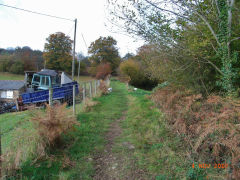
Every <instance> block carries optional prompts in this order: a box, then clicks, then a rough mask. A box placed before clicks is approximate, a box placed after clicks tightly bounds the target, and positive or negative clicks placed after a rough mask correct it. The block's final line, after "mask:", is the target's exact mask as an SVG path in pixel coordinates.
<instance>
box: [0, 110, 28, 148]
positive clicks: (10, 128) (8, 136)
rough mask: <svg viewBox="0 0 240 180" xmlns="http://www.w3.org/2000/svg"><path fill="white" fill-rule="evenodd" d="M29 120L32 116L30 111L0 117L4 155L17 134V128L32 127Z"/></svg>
mask: <svg viewBox="0 0 240 180" xmlns="http://www.w3.org/2000/svg"><path fill="white" fill-rule="evenodd" d="M29 118H30V114H29V112H28V111H25V112H18V113H6V114H1V115H0V127H1V133H2V151H3V153H4V152H5V151H6V150H7V149H8V148H9V146H10V144H11V142H12V138H13V135H14V134H15V133H16V128H24V127H26V126H30V122H29V121H28V120H29Z"/></svg>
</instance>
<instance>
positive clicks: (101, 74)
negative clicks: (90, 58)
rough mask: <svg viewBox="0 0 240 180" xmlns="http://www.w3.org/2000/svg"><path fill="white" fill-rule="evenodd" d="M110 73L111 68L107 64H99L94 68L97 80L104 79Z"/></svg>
mask: <svg viewBox="0 0 240 180" xmlns="http://www.w3.org/2000/svg"><path fill="white" fill-rule="evenodd" d="M111 73H112V68H111V65H110V64H109V63H102V64H99V65H98V66H97V68H96V78H97V79H105V78H106V77H107V76H108V75H109V74H111Z"/></svg>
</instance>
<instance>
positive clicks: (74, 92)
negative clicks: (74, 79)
mask: <svg viewBox="0 0 240 180" xmlns="http://www.w3.org/2000/svg"><path fill="white" fill-rule="evenodd" d="M75 96H76V85H75V84H74V85H73V115H74V116H75V114H76V101H75V100H76V98H75Z"/></svg>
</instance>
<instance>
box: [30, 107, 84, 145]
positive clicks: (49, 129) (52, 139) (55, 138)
mask: <svg viewBox="0 0 240 180" xmlns="http://www.w3.org/2000/svg"><path fill="white" fill-rule="evenodd" d="M70 111H71V110H70V109H66V104H61V105H56V106H54V107H51V106H49V105H47V108H46V112H45V113H44V115H43V114H42V113H41V112H39V111H37V112H36V114H35V116H34V117H33V118H32V121H33V123H34V124H35V127H36V129H37V131H38V133H39V136H40V137H42V139H43V141H44V142H45V144H44V145H50V146H54V145H56V144H58V143H59V142H60V138H61V135H62V134H63V133H67V132H68V131H70V130H72V128H73V126H74V125H80V124H79V122H77V121H76V118H75V117H74V116H73V115H72V114H71V112H70Z"/></svg>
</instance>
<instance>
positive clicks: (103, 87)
mask: <svg viewBox="0 0 240 180" xmlns="http://www.w3.org/2000/svg"><path fill="white" fill-rule="evenodd" d="M108 88H109V87H108V85H107V83H106V82H104V81H103V80H101V81H100V86H99V89H100V91H101V94H104V95H106V94H108Z"/></svg>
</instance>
